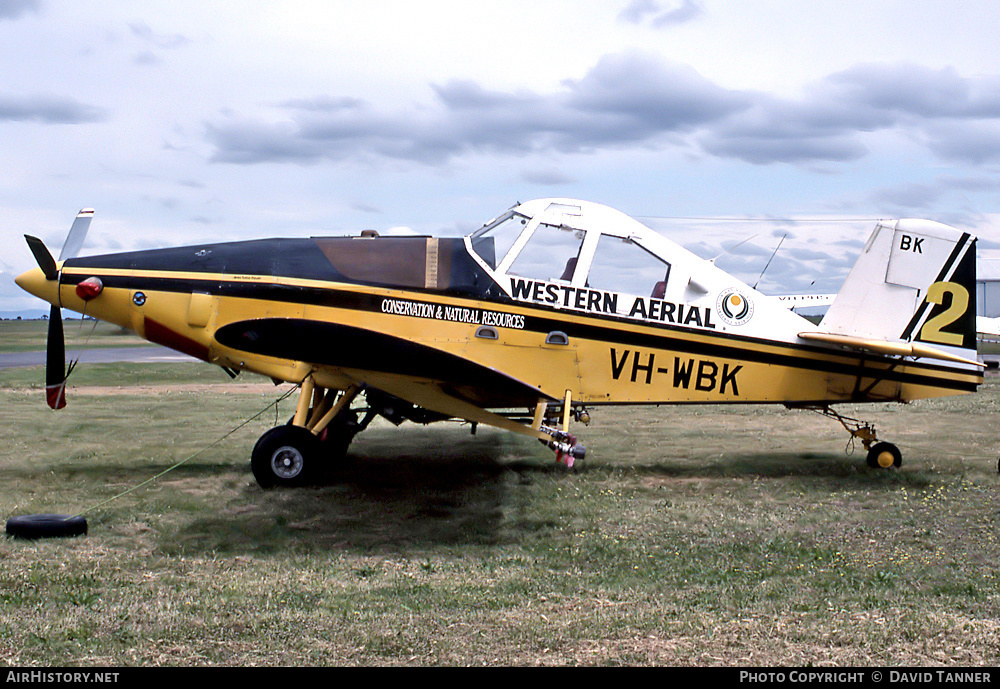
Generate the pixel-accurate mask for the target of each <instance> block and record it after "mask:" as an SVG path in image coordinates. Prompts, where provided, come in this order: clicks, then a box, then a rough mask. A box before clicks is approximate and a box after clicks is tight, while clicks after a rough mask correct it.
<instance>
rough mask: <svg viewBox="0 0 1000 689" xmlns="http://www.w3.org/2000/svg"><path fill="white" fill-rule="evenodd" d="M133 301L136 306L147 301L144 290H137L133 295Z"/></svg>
mask: <svg viewBox="0 0 1000 689" xmlns="http://www.w3.org/2000/svg"><path fill="white" fill-rule="evenodd" d="M132 303H133V304H135V305H136V306H142V305H143V304H145V303H146V295H145V294H143V293H142V292H136V293H135V294H133V295H132Z"/></svg>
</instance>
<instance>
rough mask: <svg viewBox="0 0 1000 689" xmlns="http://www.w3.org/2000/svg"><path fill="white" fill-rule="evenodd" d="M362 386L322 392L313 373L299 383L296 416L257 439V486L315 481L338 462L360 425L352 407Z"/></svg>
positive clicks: (254, 461) (254, 460) (252, 459)
mask: <svg viewBox="0 0 1000 689" xmlns="http://www.w3.org/2000/svg"><path fill="white" fill-rule="evenodd" d="M359 392H361V387H360V386H357V385H355V386H352V387H350V388H348V389H347V390H345V391H343V392H342V393H339V391H337V390H324V389H323V388H321V387H319V386H317V385H315V384H314V382H313V379H312V378H311V377H309V378H306V379H305V380H304V381H303V382H302V386H301V388H300V390H299V401H298V404H297V405H296V408H295V416H293V417H292V420H291V421H289V422H288V423H287V424H286V425H284V426H276V427H274V428H272V429H270V430H269V431H267V432H266V433H264V435H262V436H261V437H260V439H259V440H258V441H257V444H256V445H255V446H254V448H253V453H252V454H251V457H250V469H251V471H253V475H254V478H255V479H257V483H258V484H259V485H260V487H261V488H275V487H292V486H304V485H309V484H312V483H316V482H318V481H319V480H320V478H321V477H322V475H323V473H324V470H326V469H328V468H329V467H330V465H331V463H333V462H337V461H338V460H342V459H343V458H344V456H345V455H346V454H347V448H348V446H349V445H350V444H351V441H352V440H353V439H354V436H355V435H357V433H359V432H360V431H361V430H362V428H363V426H361V425H359V424H358V420H357V414H356V413H355V412H353V411H352V410H351V409H350V405H351V403H352V402H353V401H354V398H355V397H357V396H358V393H359Z"/></svg>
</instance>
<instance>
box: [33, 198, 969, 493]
mask: <svg viewBox="0 0 1000 689" xmlns="http://www.w3.org/2000/svg"><path fill="white" fill-rule="evenodd" d="M92 215H93V211H92V210H90V209H86V210H84V211H81V214H80V215H79V216H78V217H77V222H76V223H74V227H73V229H72V230H71V232H70V236H69V238H68V239H67V244H66V247H64V250H63V255H62V256H60V260H59V261H56V260H54V259H53V258H52V256H51V255H50V254H49V252H48V250H47V249H46V248H45V246H44V245H43V244H42V242H41V241H39V240H38V239H35V238H33V237H27V240H28V243H29V246H30V247H31V250H32V252H33V254H34V255H35V257H36V260H37V261H38V264H39V267H38V268H37V269H33V270H30V271H28V272H26V273H24V274H23V275H21V276H19V277H18V278H17V283H18V284H19V285H20V286H21V287H22V288H24V289H25V290H27V291H29V292H31V293H32V294H34V295H36V296H38V297H40V298H42V299H44V300H45V301H47V302H49V303H50V304H52V305H53V306H52V314H53V316H52V318H51V326H50V327H51V328H52V332H51V333H50V335H51V337H50V345H49V349H50V365H49V366H48V369H47V370H48V373H47V386H48V389H47V393H48V399H49V404H50V405H51V406H53V407H54V408H58V407H60V406H62V405H63V404H65V379H66V375H67V372H66V370H65V363H64V356H63V352H62V347H63V345H62V334H61V325H60V317H59V314H60V311H59V309H60V307H64V308H69V309H72V310H74V311H79V312H82V313H86V315H88V316H93V317H95V318H98V319H100V320H105V321H110V322H112V323H116V324H118V325H121V326H124V327H126V328H130V329H131V330H133V331H135V332H136V333H138V334H139V335H140V336H142V337H144V338H145V339H147V340H149V341H151V342H155V343H158V344H161V345H165V346H167V347H170V348H173V349H175V350H178V351H181V352H184V353H187V354H189V355H191V356H194V357H197V358H198V359H201V360H203V361H206V362H210V363H213V364H216V365H218V366H221V367H222V368H224V369H225V370H226V371H228V372H229V373H230V374H232V375H235V374H236V373H238V372H240V371H244V370H246V371H253V372H255V373H259V374H263V375H265V376H269V377H270V378H272V379H274V380H275V381H276V382H281V381H287V382H291V383H295V384H297V385H298V386H300V392H299V398H298V404H297V408H296V412H295V415H294V417H293V418H292V420H291V421H290V422H289V423H288V424H286V425H282V426H277V427H275V428H272V429H271V430H269V431H267V432H266V433H264V435H263V436H262V437H261V438H260V440H259V441H258V442H257V445H256V447H255V448H254V450H253V455H252V459H251V467H252V470H253V473H254V476H255V477H256V479H257V481H258V483H259V484H260V485H261V486H265V487H270V486H286V485H302V484H304V483H308V482H310V481H312V480H314V479H315V478H316V477H317V476H318V475H320V474H321V473H322V472H323V471H324V469H325V467H328V466H330V465H331V463H335V462H336V460H337V458H338V457H342V456H343V455H344V454H345V453H346V451H347V447H348V445H349V444H350V442H351V441H352V439H353V438H354V436H355V435H356V434H357V433H358V432H360V431H361V430H363V429H364V428H365V427H366V426H367V425H368V423H369V422H370V421H371V420H372V419H373V418H374V417H375V416H379V415H381V416H383V417H385V418H387V419H388V420H390V421H392V422H394V423H397V424H398V423H400V422H402V421H403V420H411V421H415V422H418V423H429V422H433V421H438V420H444V419H451V418H458V419H464V420H466V421H469V422H471V423H473V424H478V423H483V424H489V425H492V426H496V427H499V428H503V429H507V430H510V431H513V432H516V433H521V434H524V435H527V436H531V437H535V438H538V439H539V440H541V441H543V442H544V443H546V444H548V445H549V446H550V447H551V448H553V449H554V450H555V452H556V453H557V458H558V459H559V460H560V461H565V462H567V463H569V464H572V463H573V462H574V460H576V459H579V458H581V457H583V456H584V453H585V450H584V448H583V446H582V445H580V444H579V443H578V442H577V439H576V437H575V436H574V435H573V434H572V433H571V432H570V426H571V423H572V422H574V421H577V420H583V421H586V420H587V419H588V418H589V413H588V411H587V408H588V407H590V408H594V407H598V406H600V405H612V404H618V405H622V404H678V403H691V404H702V403H705V404H722V403H775V404H783V405H786V406H788V407H794V408H808V409H814V410H817V411H820V412H822V413H824V414H827V415H830V416H832V417H834V418H836V419H838V420H840V421H841V423H843V424H844V427H845V428H846V429H847V430H848V431H849V432H850V433H851V434H852V435H853V436H856V437H860V438H861V440H862V441H863V443H864V445H865V447H866V449H868V450H869V452H868V463H869V464H870V465H871V466H873V467H879V466H881V467H891V466H899V465H900V462H901V457H900V453H899V450H898V448H896V447H895V446H894V445H892V444H891V443H887V442H878V439H877V438H876V437H875V434H874V429H873V428H871V426H870V425H868V424H861V423H858V422H855V421H854V420H853V419H847V418H845V417H842V416H841V415H840V414H838V413H837V412H835V411H833V409H832V407H831V405H833V404H835V403H838V402H887V401H897V402H906V401H909V400H913V399H919V398H926V397H936V396H943V395H954V394H960V393H969V392H973V391H975V390H976V388H977V386H978V385H980V384H981V383H982V380H983V373H982V366H981V365H980V364H979V363H978V362H977V361H976V324H975V314H976V308H975V294H976V291H975V257H976V251H975V238H974V237H972V236H970V235H969V234H967V233H964V232H961V231H959V230H956V229H954V228H951V227H947V226H945V225H941V224H939V223H935V222H931V221H926V220H899V221H895V222H891V223H889V222H881V223H879V224H878V225H877V226H876V228H875V230H874V232H873V234H872V235H871V238H870V239H869V241H868V243H867V245H866V246H865V248H864V251H863V252H862V254H861V256H860V258H859V259H858V260H857V263H856V264H855V266H854V268H853V269H852V271H851V273H850V275H849V276H848V278H847V280H846V281H845V283H844V286H843V287H842V289H841V290H840V292H839V293H838V295H837V297H836V299H835V300H834V301H833V304H832V305H831V306H830V308H829V311H828V312H827V314H826V316H825V317H824V318H823V320H822V321H821V322H820V323H819V324H818V325H816V324H814V323H812V322H810V321H808V320H806V319H804V318H802V317H801V316H799V315H797V314H795V313H793V312H792V311H791V310H789V309H787V308H785V306H784V305H782V304H781V303H779V302H778V300H775V299H772V298H769V297H767V296H765V295H763V294H760V293H759V292H757V291H756V290H754V289H753V288H751V287H749V286H747V285H746V284H744V283H742V282H741V281H739V280H738V279H736V278H735V277H733V276H732V275H729V274H728V273H726V272H725V271H723V270H720V269H719V268H717V267H716V266H715V265H714V263H713V262H711V261H706V260H703V259H701V258H699V257H697V256H695V255H694V254H692V253H690V252H689V251H687V250H685V249H683V248H682V247H680V246H678V245H677V244H676V243H674V242H672V241H670V240H669V239H667V238H665V237H663V236H661V235H659V234H657V233H656V232H653V231H652V230H650V229H649V228H647V227H645V226H644V225H642V224H641V223H639V222H637V221H636V220H634V219H632V218H630V217H628V216H626V215H624V214H622V213H620V212H618V211H616V210H613V209H611V208H608V207H606V206H602V205H599V204H594V203H588V202H583V201H576V200H571V199H542V200H537V201H532V202H529V203H524V204H519V205H517V206H515V207H512V208H511V209H509V210H508V211H507V212H505V213H503V214H502V215H500V216H499V217H497V218H495V219H494V220H492V221H490V222H488V223H487V224H486V225H484V226H483V227H482V228H481V229H479V230H478V231H476V232H473V233H472V234H471V235H469V236H466V237H464V238H435V237H380V236H378V235H377V234H376V233H374V232H370V231H369V232H363V233H361V236H356V237H313V238H309V239H264V240H256V241H241V242H233V243H224V244H205V245H198V246H189V247H183V248H173V249H158V250H152V251H137V252H130V253H121V254H112V255H104V256H89V257H85V258H72V257H70V256H72V255H73V254H74V253H75V251H76V250H77V249H78V248H79V246H80V245H81V244H82V242H83V239H82V236H81V235H82V234H83V233H85V232H86V226H87V225H89V221H90V218H91V217H92ZM67 254H68V255H67Z"/></svg>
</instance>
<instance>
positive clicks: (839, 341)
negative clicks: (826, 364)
mask: <svg viewBox="0 0 1000 689" xmlns="http://www.w3.org/2000/svg"><path fill="white" fill-rule="evenodd" d="M799 337H801V338H802V339H803V340H810V341H813V342H825V343H826V344H835V345H842V346H844V347H852V348H855V349H862V350H865V351H869V352H875V353H876V354H888V355H889V356H912V357H927V358H929V359H941V360H944V361H954V362H956V363H961V364H971V365H973V366H980V367H982V366H984V364H981V363H979V362H978V361H976V360H975V359H969V358H966V357H963V356H958V355H957V354H950V353H949V352H945V351H942V350H940V349H936V348H934V347H930V346H928V345H925V344H921V343H919V342H888V341H886V340H871V339H866V338H863V337H851V336H850V335H834V334H832V333H812V332H804V333H799Z"/></svg>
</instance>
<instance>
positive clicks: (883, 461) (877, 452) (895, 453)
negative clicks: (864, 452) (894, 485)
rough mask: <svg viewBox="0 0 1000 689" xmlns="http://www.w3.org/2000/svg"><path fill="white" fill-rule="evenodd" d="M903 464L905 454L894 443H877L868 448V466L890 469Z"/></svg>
mask: <svg viewBox="0 0 1000 689" xmlns="http://www.w3.org/2000/svg"><path fill="white" fill-rule="evenodd" d="M902 465H903V455H902V453H901V452H900V451H899V448H898V447H896V446H895V445H893V444H892V443H887V442H880V443H875V444H874V445H872V446H871V448H870V449H869V450H868V466H870V467H871V468H872V469H888V468H890V467H896V468H897V469H898V468H899V467H901V466H902Z"/></svg>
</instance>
